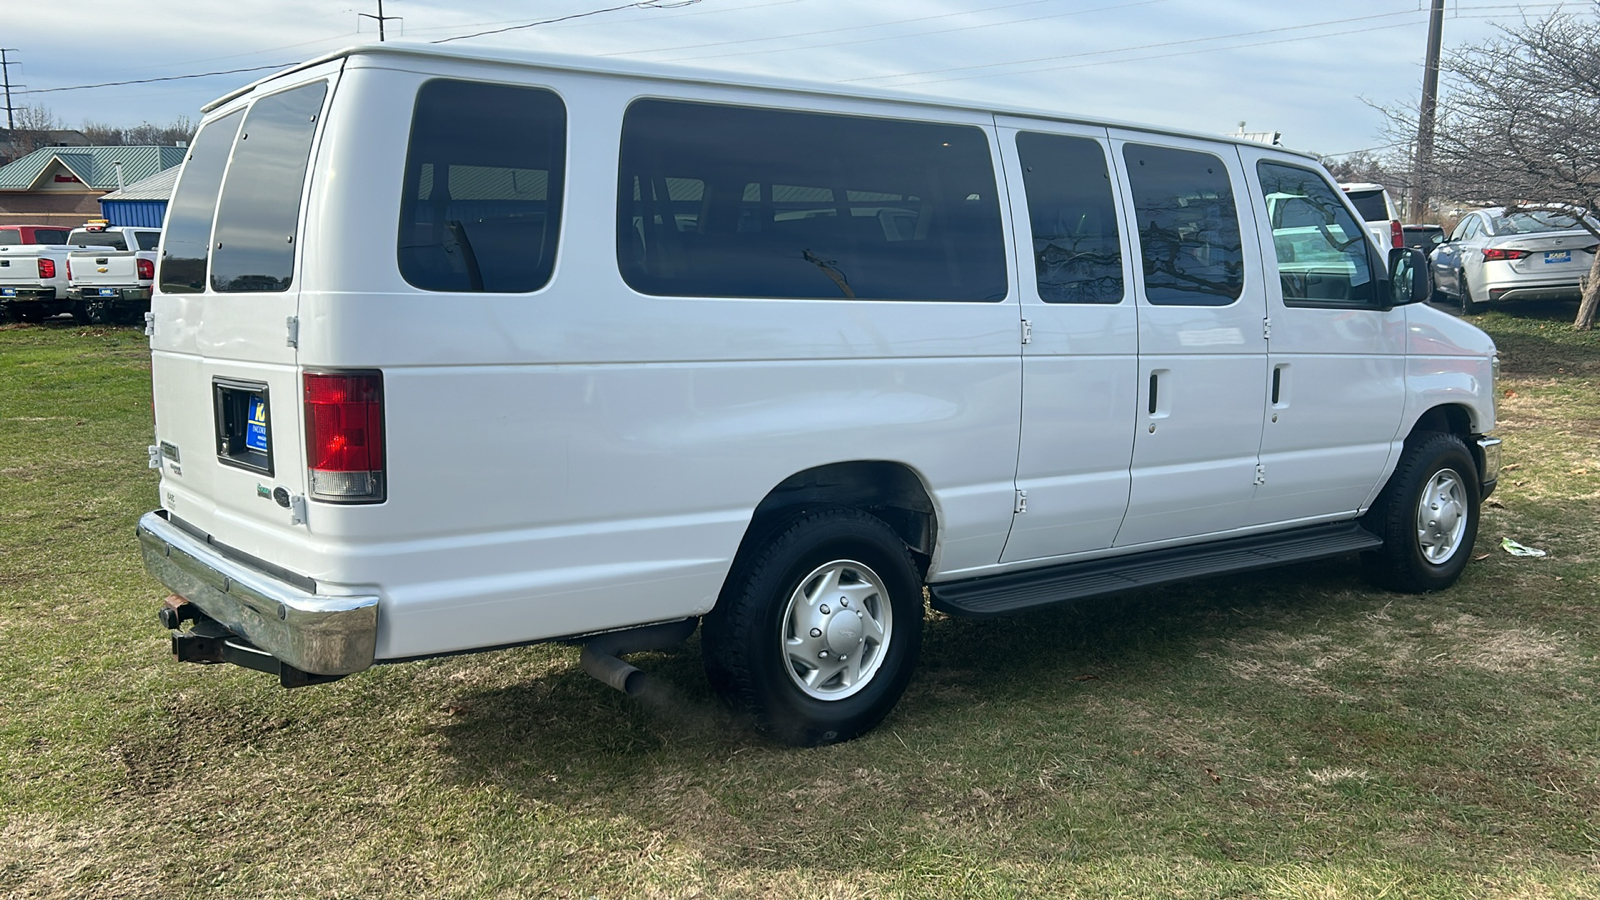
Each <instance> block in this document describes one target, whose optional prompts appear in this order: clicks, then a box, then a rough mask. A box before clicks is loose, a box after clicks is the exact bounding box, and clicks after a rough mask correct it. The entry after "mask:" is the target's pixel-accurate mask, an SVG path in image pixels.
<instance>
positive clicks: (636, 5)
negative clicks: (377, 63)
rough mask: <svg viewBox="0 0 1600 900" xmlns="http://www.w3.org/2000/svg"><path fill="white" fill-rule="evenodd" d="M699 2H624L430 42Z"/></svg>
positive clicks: (655, 0) (442, 42) (691, 4)
mask: <svg viewBox="0 0 1600 900" xmlns="http://www.w3.org/2000/svg"><path fill="white" fill-rule="evenodd" d="M699 2H700V0H679V2H677V3H668V2H665V0H641V2H639V3H624V4H623V5H621V6H608V7H606V8H605V9H591V10H589V11H588V12H581V13H573V14H572V15H570V16H557V17H556V18H554V19H542V20H540V21H538V22H526V23H524V24H522V25H507V26H506V27H504V28H491V29H489V30H488V31H478V32H474V33H472V34H458V35H456V36H455V37H447V38H439V39H438V40H436V41H432V43H435V44H448V43H450V42H451V41H464V40H466V39H468V38H475V37H483V36H485V35H490V34H504V33H505V32H507V31H521V30H522V29H524V28H537V27H538V26H540V25H554V24H555V23H557V22H570V21H572V20H573V19H586V18H588V17H590V16H598V15H600V14H601V13H611V12H618V11H620V10H624V9H679V8H681V7H685V6H693V5H694V4H696V3H699Z"/></svg>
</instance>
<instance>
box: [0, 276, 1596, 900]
mask: <svg viewBox="0 0 1600 900" xmlns="http://www.w3.org/2000/svg"><path fill="white" fill-rule="evenodd" d="M1570 319H1571V308H1570V304H1551V305H1548V306H1540V305H1530V306H1526V307H1517V308H1515V309H1513V310H1512V312H1511V313H1492V314H1489V315H1485V316H1482V317H1480V318H1479V320H1478V321H1479V323H1480V324H1481V325H1483V326H1484V327H1485V328H1487V329H1488V330H1489V331H1490V332H1491V333H1493V334H1494V335H1495V337H1496V340H1497V341H1498V342H1499V344H1500V347H1501V351H1502V356H1503V359H1504V374H1503V380H1502V384H1501V390H1502V398H1501V405H1500V413H1501V417H1502V427H1501V429H1500V431H1499V433H1500V434H1501V436H1502V437H1504V438H1505V439H1506V463H1507V465H1506V471H1505V473H1504V474H1503V476H1502V480H1501V487H1500V489H1499V491H1498V492H1497V493H1496V494H1495V495H1494V497H1493V498H1491V500H1490V501H1489V504H1488V505H1487V507H1486V508H1485V520H1484V525H1483V528H1482V531H1481V533H1480V535H1479V539H1478V547H1477V550H1476V553H1477V554H1478V555H1481V556H1483V557H1484V558H1483V559H1481V560H1480V561H1478V562H1476V563H1474V564H1473V565H1472V566H1471V567H1469V569H1468V570H1467V574H1466V576H1465V577H1464V578H1463V579H1462V581H1461V582H1460V583H1459V584H1458V585H1457V586H1456V587H1455V588H1453V589H1452V590H1450V591H1448V592H1445V593H1443V594H1436V595H1428V596H1404V595H1398V594H1389V593H1385V592H1382V591H1377V590H1373V589H1372V588H1370V587H1368V586H1367V585H1366V584H1365V583H1364V582H1363V581H1362V580H1361V578H1360V572H1359V566H1357V565H1356V564H1355V563H1354V561H1353V560H1335V561H1330V562H1325V563H1317V564H1314V565H1306V566H1300V567H1297V568H1294V569H1290V570H1281V571H1273V572H1265V573H1259V574H1254V575H1247V576H1240V577H1231V578H1219V579H1213V580H1210V581H1205V582H1201V583H1197V584H1193V585H1185V586H1179V587H1173V588H1168V589H1162V590H1152V591H1146V592H1142V593H1137V594H1131V595H1126V596H1123V597H1118V598H1113V599H1110V600H1104V601H1098V602H1094V603H1091V604H1086V605H1084V606H1081V607H1076V608H1069V609H1062V610H1054V611H1047V612H1043V613H1038V614H1034V615H1030V616H1025V617H1019V618H1014V619H1009V620H1001V621H993V622H976V623H975V622H966V621H959V620H952V619H947V618H944V617H940V616H935V617H934V618H933V619H931V620H930V622H929V628H928V631H927V637H926V644H925V648H924V652H923V658H922V663H921V666H920V668H919V669H918V672H917V675H916V676H915V678H914V679H913V681H912V684H911V688H910V690H909V691H908V692H907V694H906V696H905V698H904V699H903V700H902V701H901V703H900V705H899V707H898V708H897V709H896V711H895V712H894V713H893V714H892V715H891V716H890V718H889V719H888V720H887V721H886V722H885V723H884V724H883V725H882V726H881V727H880V728H879V729H878V730H877V731H875V732H873V733H872V734H870V735H868V736H867V737H865V738H863V739H861V740H858V741H854V742H851V743H848V744H843V745H839V746H834V747H826V748H822V749H816V750H792V749H787V748H781V747H776V746H772V745H769V744H766V743H763V742H762V741H761V740H759V739H757V738H755V737H753V736H752V735H751V734H749V733H748V732H746V731H745V730H743V729H742V728H741V727H740V726H739V724H738V723H737V722H735V721H734V720H733V719H732V718H731V717H729V716H727V715H726V714H724V713H723V712H722V711H721V709H720V707H719V706H718V705H717V704H716V703H715V702H714V698H713V697H712V696H711V695H710V694H709V691H708V688H707V687H706V684H705V681H704V678H703V676H702V675H701V673H700V665H699V653H698V645H697V644H695V643H693V642H691V644H690V645H689V646H688V647H686V648H685V649H684V650H682V651H681V652H676V653H670V654H658V655H654V656H643V657H639V658H636V659H642V660H644V661H643V662H642V663H641V664H642V665H643V666H644V667H645V668H646V669H647V670H649V671H650V672H651V673H652V675H655V676H657V678H658V685H659V688H658V690H656V692H655V693H653V694H651V695H649V696H647V698H646V699H645V700H643V701H640V700H634V699H629V698H627V697H624V696H623V695H621V694H618V693H616V692H614V691H612V690H610V689H609V688H606V687H604V686H603V685H601V684H600V683H599V682H596V681H594V680H592V679H590V678H589V677H588V676H586V675H584V674H583V673H582V671H581V670H580V669H579V668H578V664H577V651H576V650H575V649H573V648H570V647H561V646H547V647H534V648H528V649H522V650H514V651H505V652H498V653H492V654H486V655H479V656H467V657H457V658H452V659H446V660H438V661H432V662H422V663H410V664H404V665H397V666H389V667H380V668H378V669H375V670H373V671H370V672H367V673H363V674H361V675H357V676H354V677H351V678H347V679H345V680H343V681H340V682H338V683H335V684H332V685H326V686H320V687H314V688H307V689H303V690H296V691H284V690H282V689H281V688H279V687H278V686H277V684H276V680H275V679H273V678H271V677H269V676H265V675H261V674H258V673H254V672H249V671H244V670H240V669H234V668H231V667H222V666H218V667H209V668H203V667H199V666H186V665H179V664H177V663H174V662H172V661H171V659H170V657H169V655H168V651H167V646H166V637H165V633H164V632H163V631H162V629H161V628H160V626H159V625H158V624H157V623H156V620H155V610H156V607H157V604H158V603H159V601H160V599H161V598H162V597H163V596H164V595H165V593H166V592H165V591H164V590H163V589H162V588H161V587H160V586H159V585H158V584H157V583H156V582H154V581H153V580H152V579H150V578H149V577H148V576H146V575H145V574H144V572H143V569H142V566H141V564H140V562H139V559H138V554H137V548H136V543H135V540H134V535H133V526H134V522H135V520H136V519H137V517H138V516H139V515H140V514H141V513H143V512H145V511H147V510H149V509H152V508H154V507H155V506H156V505H157V500H156V480H155V475H154V473H153V472H151V471H150V470H148V469H147V468H146V453H145V447H146V445H147V444H149V443H150V431H151V423H150V404H149V395H150V388H149V359H148V351H147V347H146V343H145V338H144V337H143V335H142V334H141V333H140V332H139V331H138V330H137V329H132V328H121V329H84V328H80V327H76V326H73V325H71V324H70V323H66V322H60V323H55V322H52V323H47V324H45V325H13V326H6V327H3V328H0V896H5V897H74V898H78V897H117V898H125V897H184V896H206V897H250V898H254V897H305V896H317V897H380V896H381V897H396V896H406V897H526V896H556V897H567V896H570V897H583V898H587V897H604V898H621V897H630V898H631V897H713V898H722V897H774V896H777V897H822V898H832V897H838V898H845V897H895V896H923V897H1047V896H1082V897H1106V896H1119V897H1163V898H1164V897H1314V898H1346V897H1348V898H1374V897H1380V896H1381V897H1391V898H1394V897H1438V898H1459V897H1537V898H1562V897H1572V898H1577V897H1595V896H1600V709H1597V704H1596V694H1597V690H1596V683H1597V680H1600V661H1597V653H1600V627H1597V625H1600V618H1597V614H1600V579H1597V574H1600V334H1576V333H1573V332H1572V331H1570V329H1569V328H1568V326H1567V324H1566V323H1567V322H1568V321H1570ZM1502 537H1511V538H1514V539H1515V540H1517V541H1520V542H1521V543H1523V544H1526V545H1529V546H1534V547H1539V548H1543V549H1545V550H1548V551H1549V553H1550V555H1549V557H1548V558H1545V559H1520V558H1515V557H1512V556H1510V555H1508V554H1506V553H1505V552H1503V551H1502V550H1500V549H1499V542H1500V539H1501V538H1502Z"/></svg>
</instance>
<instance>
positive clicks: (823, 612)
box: [817, 603, 833, 615]
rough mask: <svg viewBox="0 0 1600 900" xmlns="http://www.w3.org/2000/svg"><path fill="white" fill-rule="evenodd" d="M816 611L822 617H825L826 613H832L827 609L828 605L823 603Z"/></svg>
mask: <svg viewBox="0 0 1600 900" xmlns="http://www.w3.org/2000/svg"><path fill="white" fill-rule="evenodd" d="M817 611H818V612H820V613H822V614H823V615H827V614H828V613H830V612H832V611H833V610H830V609H828V604H826V603H824V604H822V608H821V609H819V610H817Z"/></svg>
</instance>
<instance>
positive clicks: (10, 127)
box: [0, 47, 17, 131]
mask: <svg viewBox="0 0 1600 900" xmlns="http://www.w3.org/2000/svg"><path fill="white" fill-rule="evenodd" d="M16 52H17V48H15V47H0V71H3V72H4V78H5V83H6V130H7V131H14V130H15V129H16V127H17V120H16V118H15V117H14V116H13V115H12V113H13V112H15V110H16V107H14V106H12V105H11V60H10V59H8V58H7V57H6V54H7V53H16Z"/></svg>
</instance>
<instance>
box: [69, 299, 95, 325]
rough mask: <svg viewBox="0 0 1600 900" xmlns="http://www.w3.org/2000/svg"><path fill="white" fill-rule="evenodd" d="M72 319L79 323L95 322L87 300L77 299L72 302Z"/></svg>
mask: <svg viewBox="0 0 1600 900" xmlns="http://www.w3.org/2000/svg"><path fill="white" fill-rule="evenodd" d="M72 321H74V322H77V323H78V324H79V325H92V324H97V323H96V322H95V321H94V315H93V313H92V312H90V309H89V304H88V302H87V301H84V300H79V301H78V302H76V303H74V304H72Z"/></svg>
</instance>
